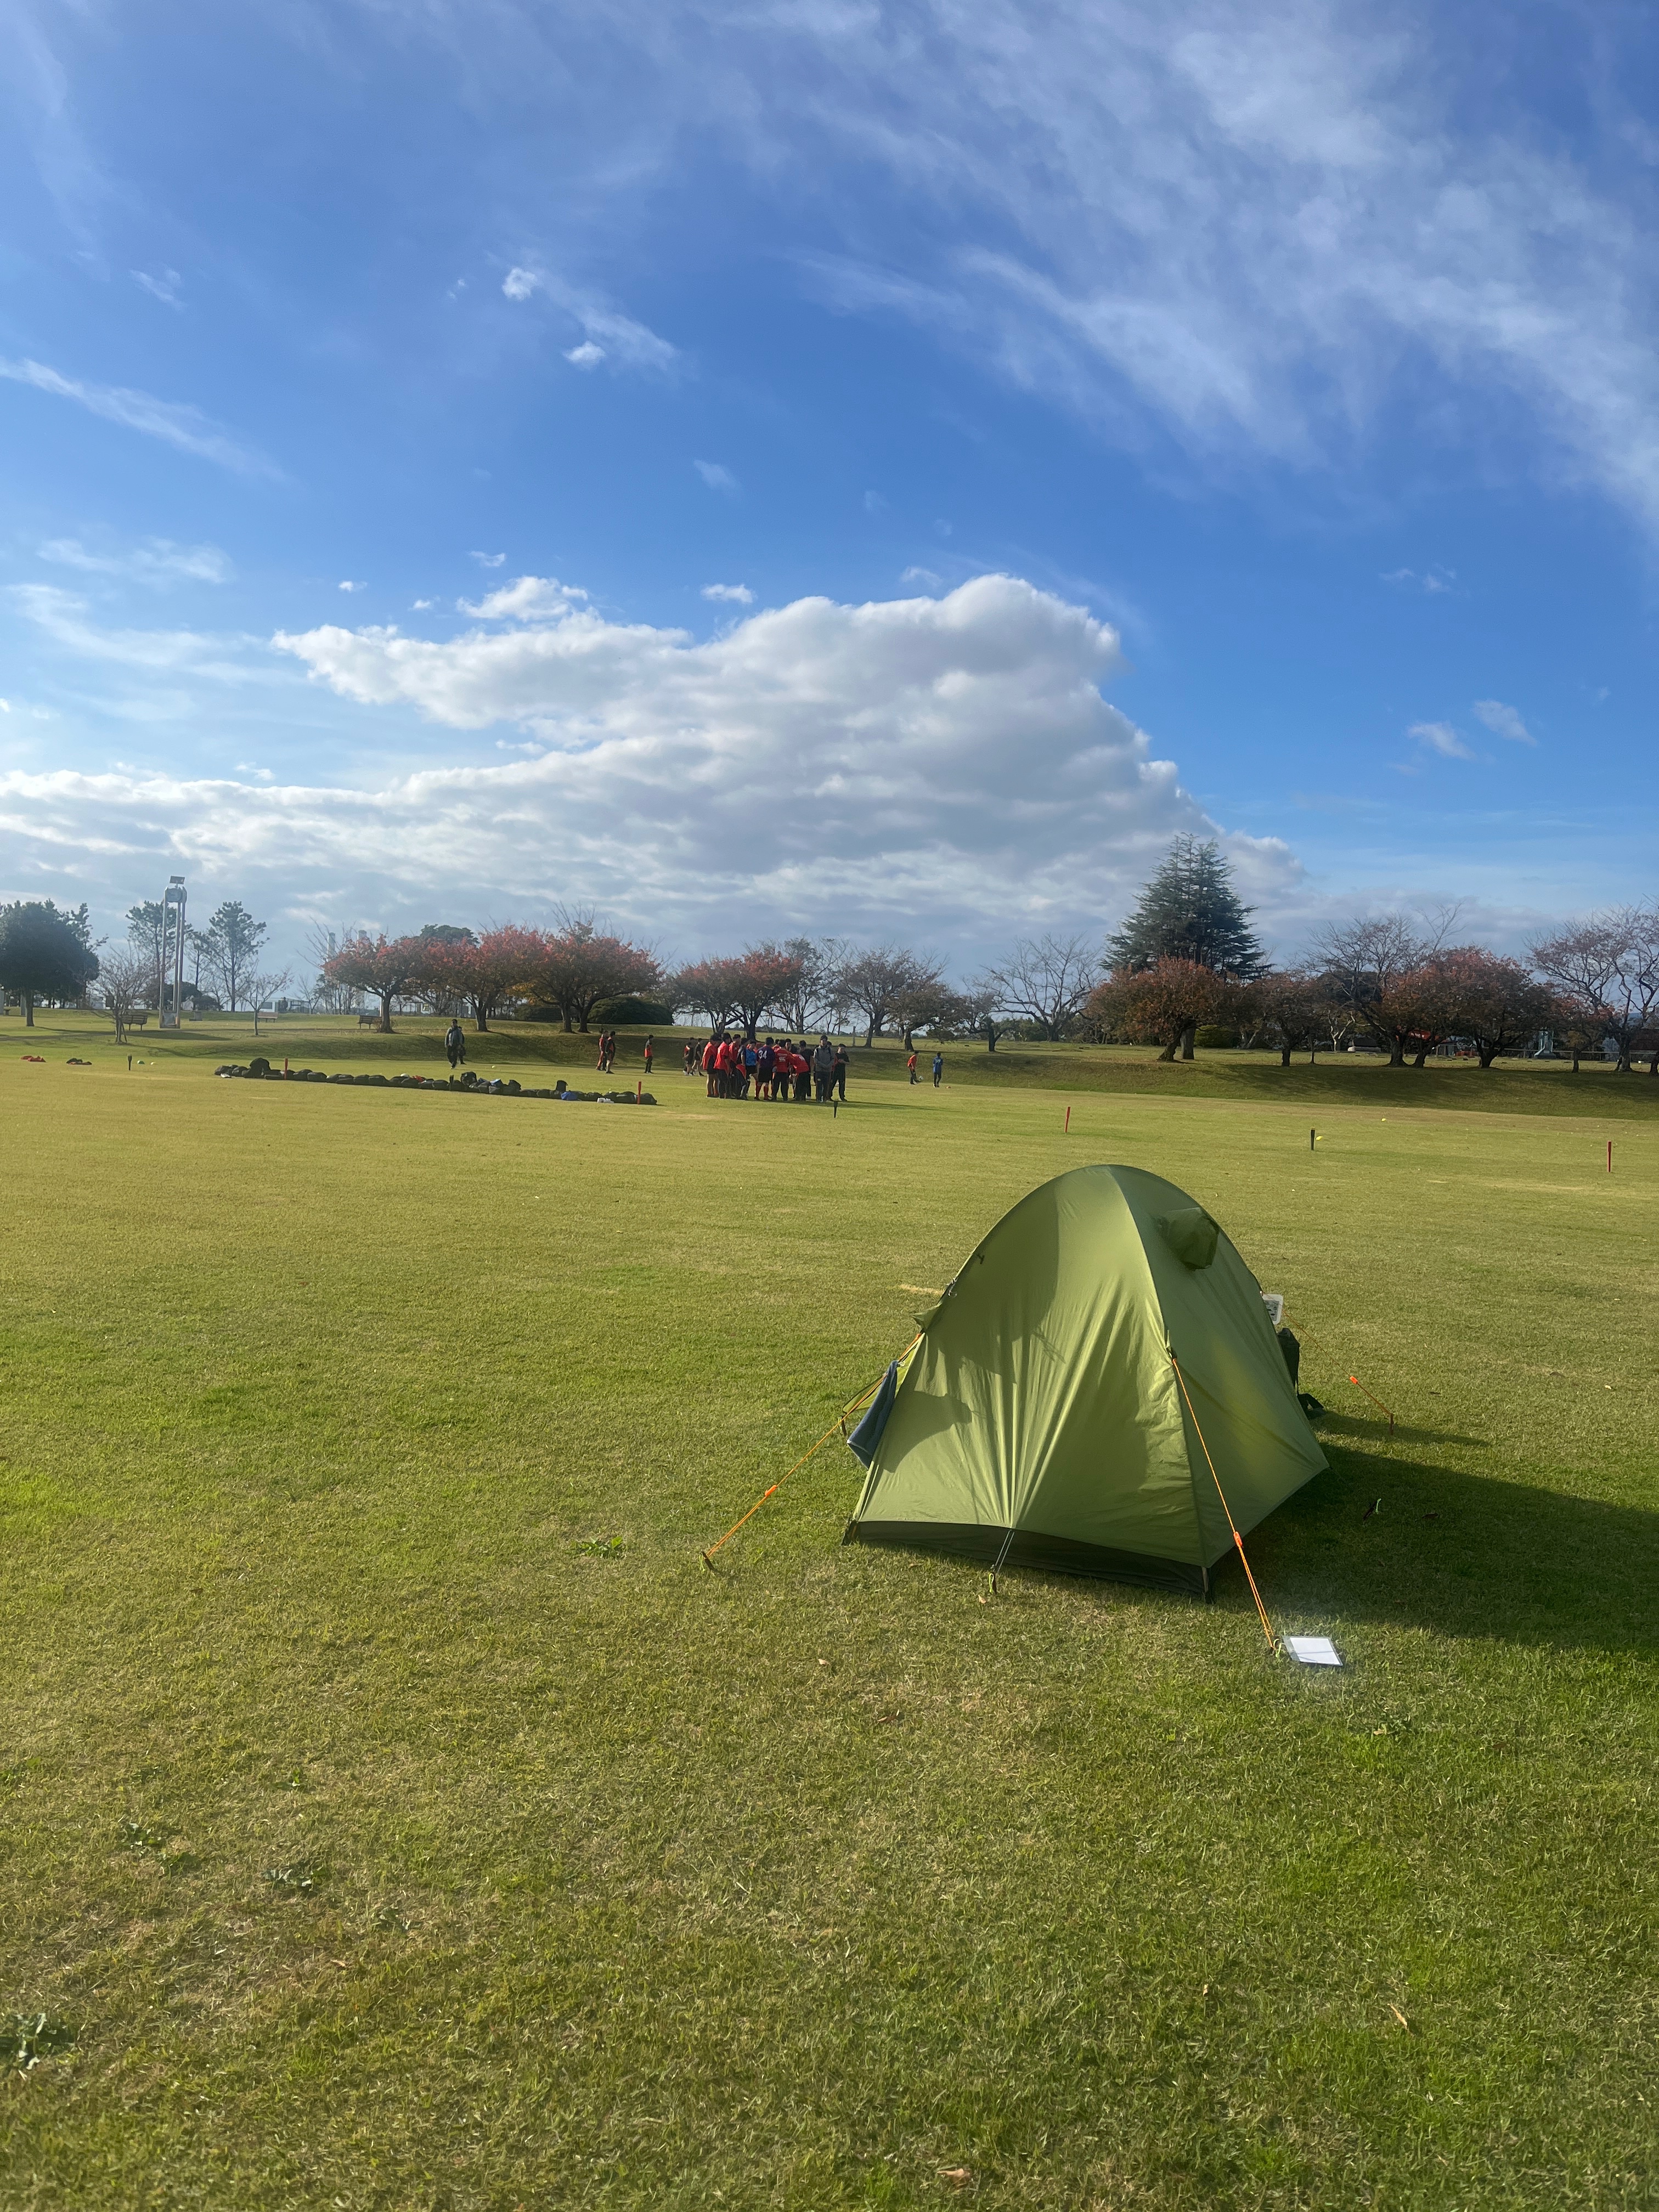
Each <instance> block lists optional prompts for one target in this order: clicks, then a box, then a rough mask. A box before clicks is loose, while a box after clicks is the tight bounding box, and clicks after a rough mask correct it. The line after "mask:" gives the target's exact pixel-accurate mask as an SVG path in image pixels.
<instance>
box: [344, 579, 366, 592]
mask: <svg viewBox="0 0 1659 2212" xmlns="http://www.w3.org/2000/svg"><path fill="white" fill-rule="evenodd" d="M340 589H341V590H342V591H343V592H366V591H367V590H368V585H367V584H365V583H363V582H362V581H361V580H360V581H357V582H356V583H354V582H353V580H352V579H351V578H350V577H349V576H343V577H342V578H341V579H340Z"/></svg>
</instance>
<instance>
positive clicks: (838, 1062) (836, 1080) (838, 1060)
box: [829, 1044, 847, 1106]
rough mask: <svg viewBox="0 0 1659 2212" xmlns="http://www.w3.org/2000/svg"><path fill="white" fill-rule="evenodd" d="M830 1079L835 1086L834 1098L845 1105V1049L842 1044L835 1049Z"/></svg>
mask: <svg viewBox="0 0 1659 2212" xmlns="http://www.w3.org/2000/svg"><path fill="white" fill-rule="evenodd" d="M829 1079H830V1081H831V1083H833V1084H834V1085H835V1088H836V1096H837V1097H839V1098H840V1100H841V1103H842V1105H843V1106H844V1105H845V1104H846V1103H847V1048H846V1046H845V1045H844V1044H838V1045H837V1046H836V1057H835V1062H834V1065H833V1066H831V1068H830V1070H829Z"/></svg>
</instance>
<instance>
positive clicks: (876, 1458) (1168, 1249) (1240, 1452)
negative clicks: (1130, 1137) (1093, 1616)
mask: <svg viewBox="0 0 1659 2212" xmlns="http://www.w3.org/2000/svg"><path fill="white" fill-rule="evenodd" d="M916 1321H917V1325H918V1327H919V1328H921V1336H920V1338H919V1339H918V1340H917V1342H916V1343H915V1346H913V1347H912V1349H911V1350H910V1352H908V1353H907V1354H906V1355H905V1357H904V1358H902V1360H896V1361H895V1362H894V1364H892V1366H891V1367H890V1368H889V1370H888V1371H887V1375H886V1377H885V1379H884V1382H883V1383H882V1386H881V1389H880V1390H879V1391H878V1394H877V1396H876V1398H875V1400H874V1401H873V1402H872V1405H871V1407H870V1409H869V1411H868V1412H867V1413H866V1414H865V1416H864V1418H863V1419H862V1420H861V1421H860V1423H859V1425H858V1426H857V1428H856V1429H855V1430H854V1431H853V1433H852V1435H851V1437H849V1439H848V1442H849V1443H850V1444H851V1446H852V1449H853V1450H854V1452H855V1453H856V1454H857V1455H858V1457H859V1459H860V1461H861V1462H863V1464H864V1466H865V1467H866V1469H867V1470H868V1472H867V1475H866V1481H865V1485H864V1490H863V1492H862V1494H861V1496H860V1498H859V1502H858V1506H857V1508H856V1510H855V1511H854V1515H853V1518H852V1520H851V1521H850V1522H849V1523H848V1528H847V1535H846V1541H848V1543H857V1544H890V1545H896V1546H899V1547H904V1548H909V1549H922V1550H927V1551H938V1552H949V1553H957V1554H958V1555H960V1556H962V1557H963V1558H967V1559H976V1560H979V1561H980V1562H981V1563H982V1564H983V1565H987V1566H994V1565H1003V1564H1006V1565H1023V1566H1033V1567H1043V1568H1048V1569H1054V1570H1058V1571H1061V1572H1065V1573H1072V1574H1083V1575H1101V1576H1105V1577H1110V1578H1112V1579H1113V1580H1115V1581H1122V1582H1135V1583H1152V1584H1154V1585H1158V1586H1161V1587H1163V1588H1165V1589H1182V1590H1190V1591H1192V1592H1193V1593H1194V1595H1199V1594H1207V1593H1208V1590H1209V1587H1210V1572H1211V1570H1212V1568H1213V1567H1214V1566H1215V1565H1216V1564H1217V1562H1218V1560H1219V1559H1223V1558H1224V1557H1225V1555H1226V1553H1229V1552H1230V1551H1231V1549H1232V1548H1233V1539H1232V1531H1231V1528H1230V1527H1229V1522H1228V1513H1229V1510H1230V1509H1231V1518H1232V1522H1233V1524H1234V1525H1235V1526H1236V1527H1237V1529H1238V1531H1239V1533H1240V1534H1245V1533H1246V1532H1247V1531H1249V1529H1251V1528H1254V1527H1255V1524H1256V1523H1257V1522H1259V1521H1261V1519H1262V1518H1263V1517H1264V1516H1266V1515H1267V1514H1268V1513H1270V1512H1272V1510H1273V1508H1274V1506H1276V1505H1278V1504H1280V1503H1281V1502H1282V1500H1284V1499H1285V1498H1288V1497H1289V1496H1290V1494H1291V1492H1292V1491H1294V1490H1299V1489H1300V1488H1301V1486H1302V1485H1303V1484H1304V1482H1306V1481H1308V1480H1310V1477H1311V1476H1313V1475H1316V1474H1322V1472H1323V1471H1324V1470H1325V1467H1326V1460H1325V1455H1324V1454H1323V1453H1322V1451H1321V1450H1320V1449H1319V1445H1318V1443H1317V1442H1316V1439H1315V1437H1314V1434H1313V1431H1312V1430H1311V1429H1310V1427H1309V1425H1308V1421H1307V1417H1306V1415H1305V1414H1304V1413H1303V1411H1302V1408H1301V1407H1300V1406H1299V1405H1298V1404H1297V1397H1296V1389H1295V1386H1294V1384H1293V1383H1292V1382H1291V1375H1290V1371H1289V1369H1288V1368H1287V1366H1286V1364H1285V1355H1284V1353H1283V1352H1281V1350H1280V1347H1279V1342H1278V1340H1277V1338H1276V1337H1275V1335H1274V1333H1273V1323H1272V1322H1271V1321H1270V1320H1269V1318H1268V1315H1267V1307H1266V1305H1265V1304H1263V1302H1262V1296H1261V1285H1259V1284H1258V1283H1257V1281H1256V1279H1255V1276H1254V1275H1253V1274H1252V1273H1250V1271H1249V1268H1248V1267H1246V1266H1245V1264H1244V1262H1243V1260H1242V1259H1241V1258H1240V1257H1239V1255H1238V1253H1237V1250H1236V1249H1234V1247H1233V1245H1232V1243H1231V1242H1230V1241H1229V1239H1228V1238H1227V1237H1225V1236H1224V1235H1223V1234H1222V1232H1221V1231H1220V1230H1219V1229H1218V1226H1217V1225H1216V1224H1215V1222H1214V1221H1213V1220H1212V1218H1210V1216H1209V1215H1208V1214H1207V1213H1206V1212H1205V1211H1204V1209H1203V1207H1202V1206H1198V1205H1196V1204H1194V1201H1193V1200H1192V1199H1190V1198H1188V1196H1187V1194H1186V1193H1185V1192H1184V1191H1180V1190H1177V1189H1176V1187H1175V1185H1174V1184H1173V1183H1170V1182H1164V1180H1163V1178H1162V1177H1161V1176H1155V1175H1148V1174H1146V1172H1145V1171H1144V1170H1141V1169H1139V1168H1128V1167H1087V1168H1076V1169H1073V1171H1072V1172H1071V1173H1070V1174H1069V1175H1063V1176H1056V1177H1055V1178H1054V1181H1053V1182H1046V1183H1043V1184H1042V1186H1041V1187H1040V1188H1037V1189H1036V1190H1034V1191H1032V1192H1031V1193H1030V1195H1029V1196H1028V1197H1025V1198H1023V1199H1022V1200H1020V1201H1019V1203H1018V1206H1014V1207H1013V1208H1012V1211H1011V1212H1007V1213H1006V1214H1004V1216H1003V1218H1002V1219H1001V1220H1000V1221H999V1222H998V1224H997V1225H996V1226H995V1228H994V1229H993V1230H992V1231H991V1232H990V1234H989V1235H988V1236H987V1237H986V1239H985V1241H984V1242H983V1243H981V1246H980V1247H979V1249H978V1250H977V1251H975V1253H974V1254H973V1255H971V1256H970V1258H969V1261H968V1263H967V1265H966V1266H965V1267H963V1269H962V1270H961V1272H960V1273H958V1274H957V1276H956V1278H955V1279H954V1280H953V1281H952V1282H951V1284H950V1285H948V1287H947V1288H946V1290H945V1294H944V1296H943V1297H941V1298H940V1299H939V1303H938V1304H936V1305H933V1306H931V1307H929V1309H928V1310H927V1312H925V1313H921V1314H918V1315H917V1316H916ZM1177 1364H1178V1368H1179V1372H1178V1373H1177ZM1183 1382H1184V1383H1185V1385H1186V1390H1185V1393H1184V1394H1183V1392H1182V1383H1183ZM1206 1447H1207V1457H1206ZM1224 1491H1225V1503H1224V1500H1223V1497H1222V1495H1221V1494H1220V1493H1221V1492H1224Z"/></svg>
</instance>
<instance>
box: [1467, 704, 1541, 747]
mask: <svg viewBox="0 0 1659 2212" xmlns="http://www.w3.org/2000/svg"><path fill="white" fill-rule="evenodd" d="M1474 712H1475V714H1476V715H1477V717H1478V718H1479V719H1480V720H1481V721H1482V722H1484V723H1485V724H1486V727H1487V728H1488V729H1489V730H1490V731H1491V732H1492V735H1493V736H1494V737H1496V738H1509V739H1510V743H1511V744H1517V745H1535V744H1537V743H1538V740H1537V738H1535V737H1534V735H1533V733H1532V732H1531V731H1530V730H1529V729H1528V727H1527V726H1526V724H1525V723H1524V722H1523V721H1522V719H1521V716H1520V714H1519V713H1518V711H1517V710H1516V708H1513V707H1506V706H1505V705H1504V702H1503V701H1502V700H1501V699H1477V700H1476V701H1475V702H1474Z"/></svg>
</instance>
